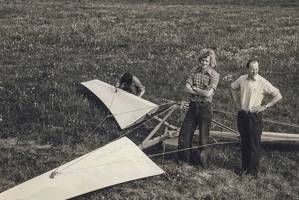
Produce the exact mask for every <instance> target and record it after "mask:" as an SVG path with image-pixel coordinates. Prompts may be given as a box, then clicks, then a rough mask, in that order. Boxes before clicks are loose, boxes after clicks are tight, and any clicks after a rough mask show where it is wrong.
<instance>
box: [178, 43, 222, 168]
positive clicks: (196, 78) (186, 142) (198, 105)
mask: <svg viewBox="0 0 299 200" xmlns="http://www.w3.org/2000/svg"><path fill="white" fill-rule="evenodd" d="M198 61H199V62H198V65H197V66H195V67H194V68H193V69H192V70H191V72H190V74H189V76H188V78H187V81H186V85H185V88H184V92H186V93H188V94H189V101H190V103H189V110H188V111H187V113H186V116H185V119H184V121H183V124H182V126H181V130H180V134H179V147H178V148H179V149H188V148H189V149H188V150H183V151H179V154H178V158H179V159H180V160H183V161H185V162H188V163H195V164H201V166H202V167H204V168H206V167H208V148H206V147H202V148H200V149H198V148H197V149H193V150H191V149H190V147H192V140H193V135H194V131H195V129H196V128H197V127H198V130H199V142H198V146H204V145H206V144H208V140H209V132H210V126H211V120H212V108H211V102H212V99H213V95H214V94H215V91H216V88H217V85H218V82H219V74H218V73H217V72H216V71H215V67H216V56H215V52H214V51H213V50H212V49H203V50H202V51H201V52H200V54H199V57H198Z"/></svg>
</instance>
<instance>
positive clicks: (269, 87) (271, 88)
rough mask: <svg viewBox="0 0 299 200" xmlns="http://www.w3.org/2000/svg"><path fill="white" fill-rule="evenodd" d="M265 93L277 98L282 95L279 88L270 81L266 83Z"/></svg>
mask: <svg viewBox="0 0 299 200" xmlns="http://www.w3.org/2000/svg"><path fill="white" fill-rule="evenodd" d="M263 91H264V93H265V94H270V95H271V96H273V97H274V96H276V95H278V94H280V91H279V89H278V88H276V87H274V86H273V85H272V84H271V83H270V82H269V81H267V80H265V81H264V88H263Z"/></svg>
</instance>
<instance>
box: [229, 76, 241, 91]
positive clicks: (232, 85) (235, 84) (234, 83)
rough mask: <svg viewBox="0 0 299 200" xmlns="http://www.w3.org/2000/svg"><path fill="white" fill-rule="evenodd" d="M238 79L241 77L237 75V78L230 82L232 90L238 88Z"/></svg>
mask: <svg viewBox="0 0 299 200" xmlns="http://www.w3.org/2000/svg"><path fill="white" fill-rule="evenodd" d="M240 80H241V77H239V78H238V79H237V80H235V81H234V82H232V83H231V85H230V87H231V88H232V89H233V90H237V89H239V88H240Z"/></svg>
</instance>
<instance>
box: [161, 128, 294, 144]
mask: <svg viewBox="0 0 299 200" xmlns="http://www.w3.org/2000/svg"><path fill="white" fill-rule="evenodd" d="M178 133H179V132H176V133H175V134H174V133H170V134H171V135H173V137H171V138H169V139H166V140H165V141H164V144H165V145H170V146H178ZM195 134H196V135H197V134H198V131H196V132H195ZM210 136H215V137H223V138H235V139H236V138H238V137H240V135H239V134H236V133H232V132H226V131H210ZM267 141H268V142H269V141H273V142H274V141H275V142H277V141H291V142H299V134H291V133H278V132H268V131H264V132H263V134H262V142H267Z"/></svg>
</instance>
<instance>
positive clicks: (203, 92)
mask: <svg viewBox="0 0 299 200" xmlns="http://www.w3.org/2000/svg"><path fill="white" fill-rule="evenodd" d="M192 89H193V91H194V92H195V93H196V94H197V95H199V96H204V97H210V96H212V95H213V94H214V89H213V88H211V89H209V90H203V89H200V88H197V87H193V88H192Z"/></svg>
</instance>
